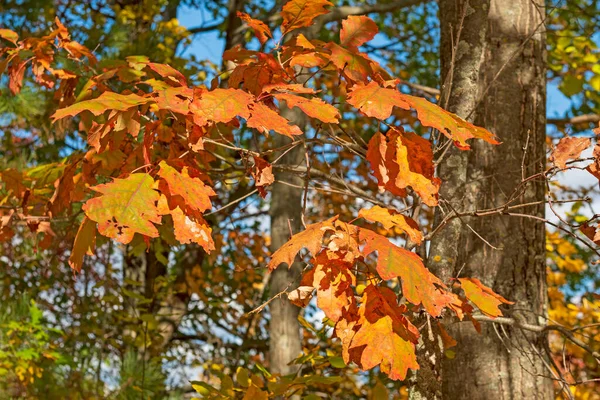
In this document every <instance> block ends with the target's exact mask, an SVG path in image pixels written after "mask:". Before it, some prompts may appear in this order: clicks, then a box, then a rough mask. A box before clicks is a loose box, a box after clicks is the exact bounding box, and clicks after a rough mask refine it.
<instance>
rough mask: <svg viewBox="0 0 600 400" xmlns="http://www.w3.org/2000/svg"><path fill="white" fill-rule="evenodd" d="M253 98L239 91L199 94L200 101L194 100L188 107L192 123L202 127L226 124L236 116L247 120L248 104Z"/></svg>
mask: <svg viewBox="0 0 600 400" xmlns="http://www.w3.org/2000/svg"><path fill="white" fill-rule="evenodd" d="M253 102H254V96H252V95H251V94H250V93H246V92H244V91H243V90H239V89H220V88H219V89H215V90H212V91H210V92H204V93H202V94H201V97H200V99H195V100H194V101H193V102H192V104H191V105H190V111H192V112H193V113H194V122H196V123H197V124H198V125H200V126H203V125H206V124H207V123H208V121H212V122H223V123H227V122H229V121H231V120H232V119H234V118H235V117H237V116H240V117H242V118H245V119H248V118H249V117H250V109H249V108H248V106H249V104H250V103H253Z"/></svg>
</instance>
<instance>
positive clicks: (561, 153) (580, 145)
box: [550, 137, 592, 169]
mask: <svg viewBox="0 0 600 400" xmlns="http://www.w3.org/2000/svg"><path fill="white" fill-rule="evenodd" d="M591 143H592V141H591V139H590V138H583V137H566V138H562V139H560V141H559V142H558V144H557V145H556V147H555V148H554V150H552V155H551V156H550V161H551V162H553V163H554V165H556V166H557V167H558V168H560V169H565V168H567V161H569V160H574V159H577V158H579V156H580V155H581V153H582V152H583V151H584V150H585V149H587V148H588V147H590V144H591Z"/></svg>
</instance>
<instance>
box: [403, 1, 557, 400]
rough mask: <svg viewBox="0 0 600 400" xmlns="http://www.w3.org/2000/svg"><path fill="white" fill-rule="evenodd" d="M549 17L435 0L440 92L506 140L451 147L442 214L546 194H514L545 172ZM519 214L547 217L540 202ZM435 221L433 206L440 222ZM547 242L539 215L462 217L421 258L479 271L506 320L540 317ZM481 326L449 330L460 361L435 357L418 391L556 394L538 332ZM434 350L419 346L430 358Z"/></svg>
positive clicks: (536, 187) (537, 185) (463, 271)
mask: <svg viewBox="0 0 600 400" xmlns="http://www.w3.org/2000/svg"><path fill="white" fill-rule="evenodd" d="M488 7H489V8H488ZM463 16H464V22H463V23H462V24H461V20H462V18H463ZM544 16H545V10H544V5H543V0H491V1H484V0H457V1H455V0H450V1H443V2H440V17H441V27H442V40H441V56H442V77H447V76H448V77H451V78H447V79H445V82H444V83H445V87H444V88H443V92H444V91H445V93H446V96H447V97H444V94H443V95H442V99H444V98H447V99H448V103H447V107H448V109H449V110H450V111H452V112H455V113H456V114H458V115H459V116H461V117H463V118H469V119H472V120H474V122H475V123H476V124H477V125H481V126H484V127H486V128H487V129H489V130H490V131H492V132H494V133H495V134H496V135H497V136H499V138H500V140H501V141H502V142H503V144H502V145H500V146H496V147H494V146H490V145H488V144H485V143H483V142H476V141H474V142H472V148H473V149H472V151H470V152H468V153H460V152H459V151H457V150H454V149H453V150H452V151H451V152H450V153H449V155H448V157H447V158H446V159H445V160H444V162H443V163H442V164H440V168H439V171H438V173H439V175H440V177H441V178H442V180H443V181H444V182H445V185H444V186H443V190H442V192H441V197H442V199H443V200H444V201H445V203H444V202H443V203H442V207H443V209H444V210H445V211H446V212H448V211H449V210H451V209H455V210H457V211H461V210H475V209H483V208H491V207H497V206H500V205H503V204H505V203H506V202H508V201H514V202H518V203H528V202H536V201H543V200H544V184H543V182H541V181H534V182H531V183H530V184H529V185H527V186H526V187H525V189H524V190H522V191H517V192H516V193H515V190H516V189H517V187H519V184H520V183H521V181H522V180H523V177H528V176H530V175H533V174H535V173H536V172H539V171H541V170H542V169H543V167H544V165H543V164H544V156H545V149H544V143H545V122H546V121H545V102H546V98H545V88H546V81H545V65H546V60H545V30H544V27H543V19H544ZM459 31H460V37H459ZM457 38H458V43H456V41H457ZM453 41H454V43H453ZM453 54H454V56H453ZM450 82H451V85H450V84H449V83H450ZM521 212H522V213H523V214H527V215H531V216H536V217H543V215H544V208H543V206H542V205H537V206H531V207H526V208H523V209H521ZM441 218H442V211H438V214H437V216H436V222H439V221H440V219H441ZM467 224H468V225H469V226H470V227H471V228H472V229H473V230H474V231H476V232H477V233H478V234H479V235H480V236H481V237H483V238H485V240H486V241H487V242H488V243H489V244H487V243H485V242H484V241H483V240H482V239H481V238H480V237H478V236H477V235H476V234H475V233H473V231H472V230H471V229H470V228H469V226H467ZM544 242H545V239H544V224H543V223H542V222H540V221H538V220H535V219H529V218H516V217H511V216H496V217H492V218H462V219H461V220H458V219H457V220H455V221H454V222H453V223H452V224H450V225H449V226H448V227H447V228H445V229H444V230H443V231H442V232H441V233H440V234H439V235H438V236H437V237H435V238H434V240H433V241H432V243H431V247H430V253H429V258H428V265H429V268H430V269H431V270H432V271H433V272H434V273H436V274H437V275H438V276H440V277H441V278H442V279H443V280H444V281H446V282H448V281H449V279H450V278H452V277H456V276H457V275H459V274H460V276H472V277H477V278H480V279H481V280H482V281H483V282H484V283H485V284H487V285H488V286H491V287H492V288H493V289H494V290H495V291H496V292H498V293H500V294H502V295H503V296H505V297H506V298H508V299H509V300H512V301H515V302H516V304H515V305H513V306H511V307H510V308H508V310H509V311H508V313H510V316H512V317H513V318H517V319H520V320H523V321H526V322H528V323H531V324H542V323H544V322H545V321H544V318H543V317H544V316H545V315H546V301H547V299H546V277H545V256H544V253H545V249H544ZM490 245H491V246H493V247H491V246H490ZM482 327H483V331H482V334H477V332H476V331H475V330H474V328H473V327H472V326H470V324H468V323H459V324H453V325H451V326H449V328H448V330H449V333H450V334H451V335H452V336H453V337H454V338H455V339H456V340H457V342H458V346H457V347H456V348H455V349H453V350H455V351H456V357H455V358H454V359H452V360H450V359H447V358H443V361H442V362H441V363H440V359H439V356H440V355H441V354H440V352H439V351H438V353H437V356H438V358H437V359H436V360H435V362H434V363H433V366H431V364H432V363H430V366H431V369H432V370H433V373H432V374H430V376H429V378H430V379H429V381H428V382H419V378H417V386H416V388H417V390H415V391H416V392H418V393H419V396H420V398H428V399H431V398H440V396H441V397H443V398H444V399H454V398H456V399H465V398H468V399H490V398H494V399H549V398H551V397H552V386H551V381H550V380H549V379H546V378H544V376H549V375H550V371H548V370H547V369H546V361H545V356H544V351H543V346H542V343H541V342H540V341H541V340H542V339H541V338H538V337H537V336H535V335H533V334H529V333H525V332H523V331H521V330H519V329H517V328H512V327H510V328H505V329H504V330H500V331H499V332H500V333H498V332H497V331H496V330H495V328H494V326H493V324H484V325H483V326H482ZM432 336H434V335H432ZM431 348H432V346H431V345H429V346H427V345H426V346H425V349H426V351H429V354H427V355H426V356H429V359H431V356H432V351H433V350H432V349H431ZM424 355H425V354H424V352H423V353H422V354H421V358H426V357H423V356H424ZM440 377H441V380H440V379H439V378H440ZM432 378H433V379H432ZM432 382H433V384H432ZM425 383H428V384H430V386H431V387H428V386H427V385H426V384H425ZM413 397H414V398H419V397H417V396H413Z"/></svg>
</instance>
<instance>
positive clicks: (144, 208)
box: [82, 174, 161, 244]
mask: <svg viewBox="0 0 600 400" xmlns="http://www.w3.org/2000/svg"><path fill="white" fill-rule="evenodd" d="M153 185H154V179H152V177H151V176H150V175H148V174H131V175H129V176H128V177H127V178H125V179H115V180H114V181H113V182H111V183H107V184H104V185H98V186H94V187H92V189H93V190H95V191H96V192H99V193H102V196H99V197H95V198H93V199H90V200H88V201H87V202H86V203H85V204H84V205H83V207H82V208H83V211H85V214H86V215H87V217H88V218H89V219H91V220H92V221H96V222H98V230H99V231H100V233H101V234H102V235H104V236H106V237H109V238H113V239H117V240H118V241H119V242H121V243H123V244H127V243H129V242H131V240H132V239H133V235H134V234H135V233H141V234H142V235H145V236H149V237H158V230H157V229H156V227H155V226H154V224H158V223H160V220H161V217H160V214H159V213H158V209H157V208H156V203H157V202H158V199H159V195H158V192H157V191H156V190H154V188H153Z"/></svg>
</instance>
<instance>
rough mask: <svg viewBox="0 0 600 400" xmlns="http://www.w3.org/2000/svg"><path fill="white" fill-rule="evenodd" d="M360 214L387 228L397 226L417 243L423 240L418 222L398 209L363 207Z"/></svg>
mask: <svg viewBox="0 0 600 400" xmlns="http://www.w3.org/2000/svg"><path fill="white" fill-rule="evenodd" d="M358 216H359V217H361V218H364V219H366V220H367V221H371V222H379V223H380V224H381V225H383V227H384V228H385V229H392V228H393V227H397V228H399V229H402V230H403V231H404V232H406V233H407V234H408V236H409V237H410V240H412V241H413V242H414V243H416V244H420V243H421V241H422V240H423V234H422V233H421V231H420V230H419V226H418V225H417V223H416V222H415V221H414V220H413V219H412V218H409V217H405V216H404V215H402V214H399V213H397V212H396V211H393V210H390V209H387V208H383V207H379V206H374V207H371V208H370V209H368V210H367V209H364V208H363V209H361V210H360V211H359V213H358Z"/></svg>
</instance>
